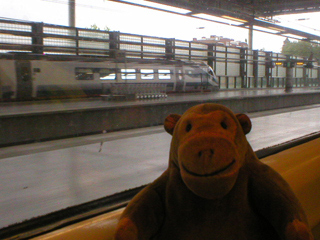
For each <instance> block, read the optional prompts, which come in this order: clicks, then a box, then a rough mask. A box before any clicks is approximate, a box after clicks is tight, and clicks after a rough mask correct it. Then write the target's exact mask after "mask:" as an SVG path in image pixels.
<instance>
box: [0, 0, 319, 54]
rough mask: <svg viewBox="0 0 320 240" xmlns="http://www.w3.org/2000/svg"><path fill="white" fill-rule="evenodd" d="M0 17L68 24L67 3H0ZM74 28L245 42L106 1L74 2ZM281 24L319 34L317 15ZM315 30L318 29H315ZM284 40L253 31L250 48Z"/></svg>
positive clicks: (226, 31) (203, 25) (221, 29)
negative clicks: (228, 39) (217, 38)
mask: <svg viewBox="0 0 320 240" xmlns="http://www.w3.org/2000/svg"><path fill="white" fill-rule="evenodd" d="M0 4H1V8H0V17H1V18H10V19H19V20H26V21H35V22H44V23H50V24H56V25H65V26H67V25H68V0H0ZM76 4H77V5H76V9H77V10H76V27H80V28H90V26H91V25H93V24H96V25H97V26H98V27H99V28H100V29H104V28H105V27H108V28H110V30H111V31H120V32H124V33H133V34H139V35H148V36H155V37H165V38H175V39H179V40H187V41H191V40H192V39H193V38H197V39H199V38H202V37H210V35H217V36H223V37H227V38H232V39H234V40H236V41H242V42H245V41H246V39H248V30H247V29H243V28H238V27H232V26H228V25H224V24H218V23H213V22H209V21H205V20H198V19H194V18H190V17H184V16H179V15H176V14H170V13H165V12H162V11H156V10H150V9H146V8H142V7H136V6H130V5H127V4H123V3H117V2H111V1H108V0H90V1H88V0H76ZM277 19H280V20H281V23H282V24H284V25H286V26H288V27H292V28H297V29H300V30H303V31H307V32H310V33H313V34H317V35H320V30H319V28H320V26H319V24H318V23H319V22H320V13H313V14H299V15H297V14H295V15H286V16H279V17H277ZM317 28H318V29H317ZM284 40H285V38H284V37H280V36H275V35H272V34H267V33H261V32H258V31H254V34H253V49H259V50H260V49H263V50H266V51H273V52H280V51H281V47H282V45H283V41H284Z"/></svg>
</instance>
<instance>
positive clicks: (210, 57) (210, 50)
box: [207, 44, 215, 68]
mask: <svg viewBox="0 0 320 240" xmlns="http://www.w3.org/2000/svg"><path fill="white" fill-rule="evenodd" d="M213 46H214V45H213V44H208V55H207V57H208V58H207V64H208V65H209V66H210V67H212V68H214V67H213V62H214V60H215V58H214V56H213Z"/></svg>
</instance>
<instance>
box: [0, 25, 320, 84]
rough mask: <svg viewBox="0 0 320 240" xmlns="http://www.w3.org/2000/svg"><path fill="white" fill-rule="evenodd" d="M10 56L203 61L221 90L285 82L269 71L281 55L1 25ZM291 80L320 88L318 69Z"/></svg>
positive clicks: (2, 44)
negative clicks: (17, 53)
mask: <svg viewBox="0 0 320 240" xmlns="http://www.w3.org/2000/svg"><path fill="white" fill-rule="evenodd" d="M8 52H26V53H29V54H41V55H42V54H55V55H71V56H82V57H83V56H95V57H106V58H140V59H167V60H192V61H204V62H206V63H208V64H209V65H210V66H212V67H213V69H214V70H215V72H216V75H217V76H218V78H219V82H220V88H222V89H223V88H227V89H228V88H266V87H283V85H284V83H283V80H282V79H283V78H285V77H286V71H285V68H284V67H282V66H272V65H270V62H272V61H284V60H285V59H286V56H284V55H282V54H280V53H273V52H266V51H258V50H249V49H247V48H238V47H231V46H223V45H216V44H207V43H202V42H195V41H183V40H177V39H173V38H161V37H152V36H143V35H136V34H129V33H121V32H115V31H100V30H93V29H84V28H74V27H67V26H58V25H52V24H45V23H38V22H23V21H12V20H4V19H0V53H8ZM293 78H294V79H295V84H294V86H295V87H305V86H320V72H319V70H318V68H314V69H304V68H303V67H301V66H300V67H295V68H294V73H293Z"/></svg>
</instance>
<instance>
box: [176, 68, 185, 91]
mask: <svg viewBox="0 0 320 240" xmlns="http://www.w3.org/2000/svg"><path fill="white" fill-rule="evenodd" d="M176 91H178V92H182V91H185V87H184V74H183V68H182V66H180V67H176Z"/></svg>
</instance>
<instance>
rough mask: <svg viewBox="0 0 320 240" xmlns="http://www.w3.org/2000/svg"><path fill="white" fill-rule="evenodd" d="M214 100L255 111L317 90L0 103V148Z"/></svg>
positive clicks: (115, 127) (133, 123) (139, 121)
mask: <svg viewBox="0 0 320 240" xmlns="http://www.w3.org/2000/svg"><path fill="white" fill-rule="evenodd" d="M204 102H215V103H220V104H223V105H226V106H228V107H229V108H231V109H232V110H233V111H234V112H257V111H266V110H272V109H281V108H288V107H297V106H306V105H310V104H317V103H320V89H319V88H296V89H293V91H292V92H290V93H285V92H284V89H248V90H243V89H241V90H220V91H218V92H212V93H193V94H192V93H185V94H169V95H168V97H167V98H161V99H147V100H133V101H103V100H102V99H100V98H99V99H76V100H52V101H34V102H14V103H0V133H1V136H2V137H1V139H0V146H10V145H15V144H23V143H30V142H39V141H44V140H52V139H60V138H66V137H76V136H84V135H89V134H97V133H103V132H113V131H119V130H126V129H134V128H142V127H150V126H157V125H160V124H162V123H163V120H164V118H165V117H166V116H167V115H168V114H170V113H172V112H175V113H183V112H184V111H185V110H186V109H188V108H189V107H191V106H193V105H196V104H200V103H204Z"/></svg>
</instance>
